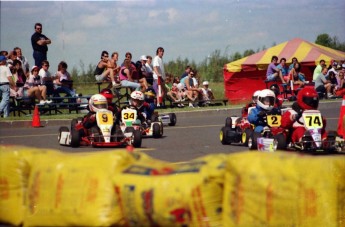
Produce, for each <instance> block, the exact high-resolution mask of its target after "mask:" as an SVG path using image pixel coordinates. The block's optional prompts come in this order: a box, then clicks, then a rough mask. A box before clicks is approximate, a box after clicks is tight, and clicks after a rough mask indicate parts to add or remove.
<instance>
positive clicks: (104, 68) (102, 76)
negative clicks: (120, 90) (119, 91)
mask: <svg viewBox="0 0 345 227" xmlns="http://www.w3.org/2000/svg"><path fill="white" fill-rule="evenodd" d="M94 74H95V78H96V81H97V82H103V81H105V82H111V84H109V86H108V88H111V85H112V86H113V87H118V86H119V84H118V83H116V81H115V78H114V69H113V64H112V63H111V61H110V60H109V54H108V52H107V51H105V50H103V51H102V54H101V60H100V61H99V62H98V64H97V66H96V69H95V72H94Z"/></svg>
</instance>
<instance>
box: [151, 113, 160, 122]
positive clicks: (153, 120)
mask: <svg viewBox="0 0 345 227" xmlns="http://www.w3.org/2000/svg"><path fill="white" fill-rule="evenodd" d="M155 121H159V117H158V115H157V114H152V116H151V122H155Z"/></svg>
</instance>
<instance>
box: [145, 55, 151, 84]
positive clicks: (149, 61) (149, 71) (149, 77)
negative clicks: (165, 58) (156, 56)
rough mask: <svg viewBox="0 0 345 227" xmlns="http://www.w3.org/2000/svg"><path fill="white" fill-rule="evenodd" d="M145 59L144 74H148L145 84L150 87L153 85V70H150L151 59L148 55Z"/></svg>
mask: <svg viewBox="0 0 345 227" xmlns="http://www.w3.org/2000/svg"><path fill="white" fill-rule="evenodd" d="M146 58H147V61H146V64H145V67H146V72H147V74H148V76H147V78H146V80H147V83H149V84H150V85H153V68H152V65H151V63H152V57H151V56H150V55H148V56H146Z"/></svg>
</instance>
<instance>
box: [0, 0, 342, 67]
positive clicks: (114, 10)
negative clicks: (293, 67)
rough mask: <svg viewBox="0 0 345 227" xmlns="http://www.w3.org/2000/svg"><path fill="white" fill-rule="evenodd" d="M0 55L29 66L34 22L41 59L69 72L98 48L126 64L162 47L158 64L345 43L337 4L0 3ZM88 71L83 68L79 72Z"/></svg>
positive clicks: (93, 58) (223, 0)
mask: <svg viewBox="0 0 345 227" xmlns="http://www.w3.org/2000/svg"><path fill="white" fill-rule="evenodd" d="M0 4H1V48H0V49H1V50H11V49H13V48H14V47H15V46H19V47H21V48H22V50H23V53H24V55H25V56H26V57H27V58H28V60H29V63H30V67H31V66H32V64H33V63H34V60H33V57H32V47H31V42H30V38H31V35H32V34H33V33H34V24H35V23H36V22H40V23H42V24H43V34H45V35H46V36H47V37H49V38H50V39H51V40H52V44H51V45H49V51H48V60H49V61H50V65H51V68H50V71H51V72H55V71H56V69H57V64H58V63H59V61H61V60H65V61H67V63H68V65H69V69H72V67H73V66H76V67H78V68H79V66H80V61H82V62H83V63H84V64H85V65H86V66H88V65H89V64H90V63H91V64H93V65H95V64H97V62H98V61H99V58H100V54H101V52H102V50H107V51H108V52H109V53H110V54H111V53H112V52H114V51H117V52H119V54H120V59H119V63H121V62H122V61H123V59H124V55H125V52H127V51H130V52H131V53H132V55H133V60H137V59H139V57H140V56H141V55H143V54H145V55H151V56H154V55H155V52H156V49H157V47H159V46H162V47H163V48H164V49H165V54H164V57H163V59H164V61H165V62H168V61H169V60H175V59H177V58H178V57H180V58H181V59H185V58H188V59H189V60H194V61H195V62H196V63H199V62H200V61H202V60H204V59H205V58H206V57H207V56H208V55H210V54H211V53H212V52H214V51H215V50H220V51H221V54H222V55H223V54H225V55H231V54H233V53H234V52H236V51H239V52H240V53H243V51H244V50H246V49H253V50H254V51H256V50H257V49H258V48H262V47H263V46H265V47H271V46H272V45H273V44H274V43H276V44H279V43H281V42H285V41H287V40H290V39H293V38H296V37H300V38H302V39H305V40H307V41H311V42H314V41H315V39H316V37H317V35H319V34H322V33H328V34H329V35H331V36H337V37H338V38H339V39H340V41H341V42H345V1H343V0H328V1H324V0H299V1H283V0H176V1H175V0H146V1H97V2H96V1H88V2H82V1H50V2H42V1H35V2H33V1H24V2H23V1H22V2H17V1H1V2H0ZM85 68H87V67H85Z"/></svg>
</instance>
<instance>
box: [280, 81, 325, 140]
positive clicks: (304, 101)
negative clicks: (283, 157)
mask: <svg viewBox="0 0 345 227" xmlns="http://www.w3.org/2000/svg"><path fill="white" fill-rule="evenodd" d="M318 105H319V96H318V94H317V92H316V91H315V89H314V88H312V87H305V88H303V89H302V90H300V91H299V92H298V95H297V101H296V102H294V103H293V104H292V109H291V110H288V111H286V112H285V113H284V114H283V116H282V121H281V127H282V128H284V129H289V130H290V131H291V142H293V143H295V142H299V141H301V138H302V137H303V135H304V133H305V131H306V129H305V127H304V121H303V118H302V114H303V112H304V110H317V108H318ZM322 122H323V128H322V132H321V133H322V139H325V138H326V136H327V133H326V131H325V128H326V119H325V118H324V117H323V116H322Z"/></svg>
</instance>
